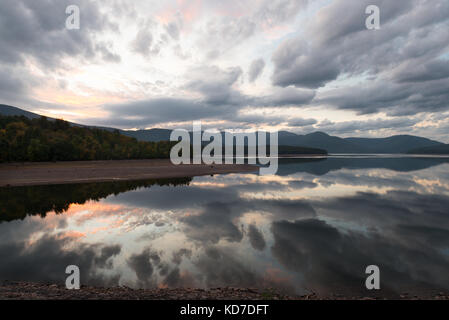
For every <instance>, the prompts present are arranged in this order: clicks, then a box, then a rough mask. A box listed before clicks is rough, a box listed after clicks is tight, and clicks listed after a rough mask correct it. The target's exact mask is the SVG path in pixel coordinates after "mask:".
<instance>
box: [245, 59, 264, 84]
mask: <svg viewBox="0 0 449 320" xmlns="http://www.w3.org/2000/svg"><path fill="white" fill-rule="evenodd" d="M264 68H265V61H264V60H263V59H257V60H254V61H253V62H252V63H251V65H250V67H249V71H248V75H249V81H250V82H254V81H255V80H256V79H257V78H258V77H259V76H260V75H261V74H262V72H263V69H264Z"/></svg>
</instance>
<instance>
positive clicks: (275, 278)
mask: <svg viewBox="0 0 449 320" xmlns="http://www.w3.org/2000/svg"><path fill="white" fill-rule="evenodd" d="M71 264H75V265H77V266H79V267H80V269H81V280H82V282H83V283H84V284H92V285H101V286H117V285H126V286H130V287H135V288H152V287H204V288H207V287H223V286H237V287H275V288H278V289H279V290H283V291H285V292H288V293H296V294H303V293H308V292H310V291H314V292H318V293H322V294H328V293H341V294H365V293H366V290H365V289H364V282H365V277H366V275H365V268H366V266H368V265H371V264H375V265H378V266H379V267H380V270H381V287H382V290H381V294H384V295H388V294H396V293H402V292H410V293H413V292H416V293H423V292H433V291H436V292H438V291H442V290H449V159H447V158H410V157H390V156H368V157H367V156H363V157H348V156H343V155H342V156H335V157H331V158H329V159H317V160H310V159H309V160H306V159H284V160H282V162H281V164H280V167H279V172H278V175H276V176H258V175H256V174H230V175H216V176H208V177H196V178H192V179H190V178H186V179H175V180H159V181H138V182H117V183H94V184H80V185H64V186H41V187H21V188H2V189H0V280H31V281H51V282H60V283H63V282H64V281H65V277H66V275H65V273H64V271H65V268H66V266H67V265H71Z"/></svg>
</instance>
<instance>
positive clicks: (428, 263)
mask: <svg viewBox="0 0 449 320" xmlns="http://www.w3.org/2000/svg"><path fill="white" fill-rule="evenodd" d="M343 210H345V211H348V208H347V207H345V209H343ZM399 231H401V229H400V228H399V229H395V232H397V233H393V234H389V233H388V232H384V233H382V232H376V231H375V230H368V231H367V232H358V231H347V230H345V231H344V232H342V231H340V229H339V228H336V227H334V226H332V225H330V224H329V223H327V222H325V221H321V220H316V219H309V220H298V221H295V222H286V221H277V222H274V223H273V225H272V232H273V236H274V239H275V244H274V245H273V247H272V253H273V255H274V256H275V257H276V258H277V259H278V260H279V262H280V263H281V264H282V265H284V266H285V267H287V268H289V269H290V270H294V271H296V272H299V273H301V274H302V275H303V277H304V281H305V283H306V285H307V287H308V288H309V289H311V290H313V291H314V292H324V293H336V292H343V293H344V292H350V293H351V294H366V289H365V286H364V282H365V277H366V275H365V268H366V267H367V266H368V265H371V264H375V265H377V266H379V268H380V270H381V274H382V279H383V280H382V285H381V290H382V291H383V292H384V294H388V293H392V292H395V293H402V292H405V291H408V290H416V289H417V288H421V289H423V288H425V289H429V288H435V287H440V288H442V287H447V286H449V278H448V277H447V276H446V271H445V270H446V269H447V268H448V267H449V261H448V260H447V257H445V256H444V254H442V253H441V252H439V251H438V250H436V249H435V248H433V247H432V243H426V242H422V235H423V233H422V232H420V231H422V230H413V231H411V230H410V229H408V230H406V231H405V232H406V233H407V232H410V233H413V232H414V231H416V232H418V233H419V235H418V234H416V233H415V236H416V235H418V239H415V240H413V239H412V238H411V237H410V238H408V239H407V240H406V241H400V240H399V239H401V237H402V236H403V235H402V234H399ZM428 231H429V230H426V232H428ZM436 233H437V235H436V238H439V239H441V237H445V236H447V232H445V231H441V230H437V231H436ZM446 240H447V239H446ZM445 242H446V241H445ZM424 243H426V244H425V245H423V244H424ZM398 252H400V253H401V254H400V255H398ZM408 292H410V291H408Z"/></svg>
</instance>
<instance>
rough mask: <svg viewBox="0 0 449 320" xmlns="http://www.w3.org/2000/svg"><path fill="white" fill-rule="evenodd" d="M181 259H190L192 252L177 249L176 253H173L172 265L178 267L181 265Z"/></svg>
mask: <svg viewBox="0 0 449 320" xmlns="http://www.w3.org/2000/svg"><path fill="white" fill-rule="evenodd" d="M183 257H186V258H191V257H192V250H190V249H186V248H182V249H179V250H178V251H176V252H173V258H172V261H173V263H175V264H178V265H179V264H180V263H181V261H182V258H183Z"/></svg>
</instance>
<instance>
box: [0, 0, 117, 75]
mask: <svg viewBox="0 0 449 320" xmlns="http://www.w3.org/2000/svg"><path fill="white" fill-rule="evenodd" d="M69 5H77V6H78V7H80V9H81V10H82V21H81V29H80V31H78V30H68V29H66V27H65V22H66V18H67V15H66V14H65V10H66V8H67V6H69ZM116 29H117V26H114V25H113V24H112V23H111V22H110V20H109V19H108V17H107V16H105V15H103V14H102V13H101V11H100V8H99V6H98V5H97V3H95V2H92V1H88V0H75V1H72V0H70V1H69V0H62V1H60V0H49V1H25V0H23V1H22V0H18V1H16V0H14V1H10V0H5V1H2V2H1V4H0V39H1V42H2V46H1V48H0V62H4V63H12V64H14V63H23V62H24V61H25V60H26V59H27V58H33V59H35V60H37V61H38V62H39V63H41V64H43V65H45V67H47V68H51V67H57V66H59V64H60V62H61V61H60V59H61V58H64V57H72V58H73V57H76V56H80V57H81V58H85V59H93V58H95V56H96V54H97V52H102V53H103V54H106V56H110V55H113V54H112V53H111V52H110V51H109V49H108V48H107V46H106V45H105V44H102V43H99V42H97V41H96V40H95V34H96V33H99V32H103V31H106V30H116ZM81 30H82V31H81Z"/></svg>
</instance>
